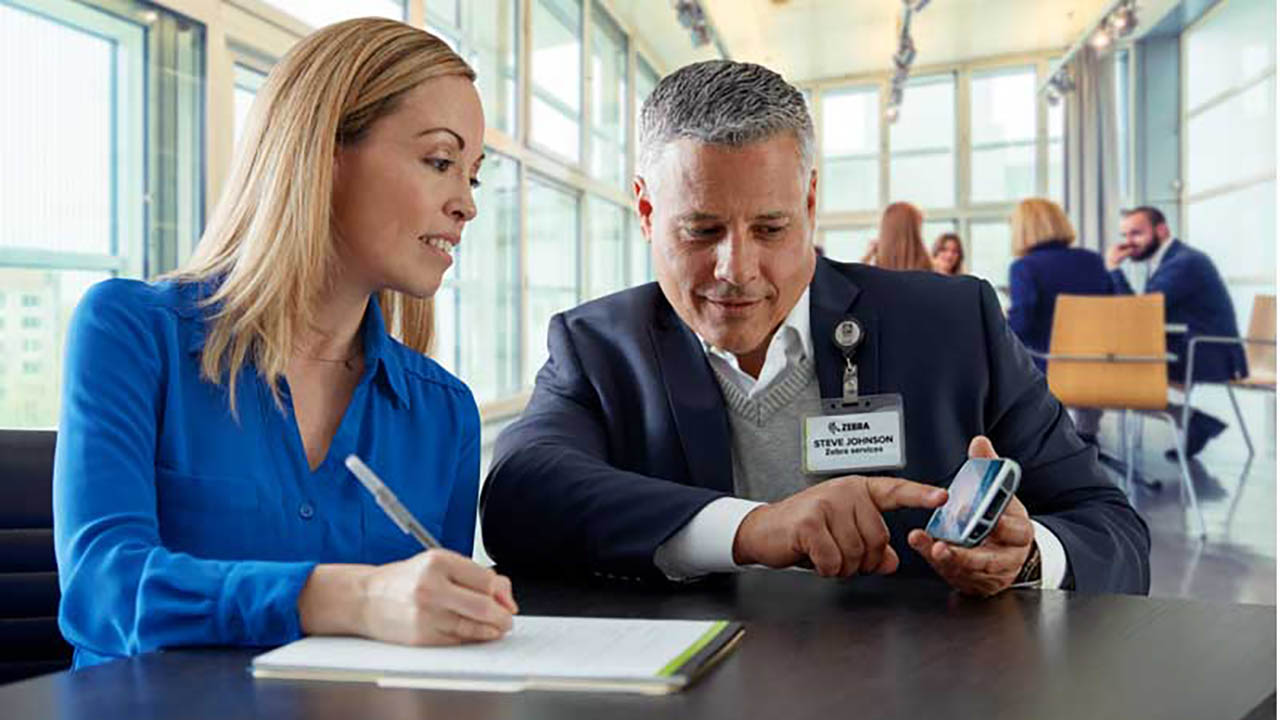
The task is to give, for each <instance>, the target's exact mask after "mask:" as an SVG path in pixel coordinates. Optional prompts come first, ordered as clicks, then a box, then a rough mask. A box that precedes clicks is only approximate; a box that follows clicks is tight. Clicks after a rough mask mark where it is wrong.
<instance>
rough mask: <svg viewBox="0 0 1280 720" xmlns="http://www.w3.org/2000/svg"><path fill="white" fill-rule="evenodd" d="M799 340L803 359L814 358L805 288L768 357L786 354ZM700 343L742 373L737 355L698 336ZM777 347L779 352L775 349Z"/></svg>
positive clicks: (778, 330)
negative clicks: (779, 353) (771, 354)
mask: <svg viewBox="0 0 1280 720" xmlns="http://www.w3.org/2000/svg"><path fill="white" fill-rule="evenodd" d="M793 333H794V334H793ZM797 339H798V340H799V341H800V352H801V353H802V354H801V357H807V358H811V357H813V333H812V332H811V331H810V329H809V288H808V287H805V289H804V293H802V294H801V295H800V299H799V300H796V304H795V305H794V306H792V308H791V312H789V313H787V317H786V318H785V319H783V321H782V324H781V325H779V326H778V329H777V331H775V332H774V333H773V337H772V338H771V339H770V340H769V349H768V351H766V355H768V354H770V353H772V352H785V349H786V347H787V346H788V345H789V344H790V343H792V342H795V340H797ZM698 341H699V342H701V343H702V350H703V351H704V352H706V353H707V354H708V355H714V356H716V357H718V358H721V359H722V360H724V361H725V362H727V363H729V366H730V367H732V368H733V369H735V370H739V371H741V368H740V367H738V357H737V356H736V355H734V354H733V353H731V352H729V351H727V350H722V349H720V348H718V347H716V346H715V345H712V344H711V343H709V342H707V340H706V339H705V338H703V337H702V336H701V335H698ZM775 346H776V347H777V350H775V349H774V348H775Z"/></svg>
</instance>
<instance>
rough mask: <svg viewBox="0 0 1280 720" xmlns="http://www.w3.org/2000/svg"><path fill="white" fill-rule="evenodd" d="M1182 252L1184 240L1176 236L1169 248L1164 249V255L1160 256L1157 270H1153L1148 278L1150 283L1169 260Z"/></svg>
mask: <svg viewBox="0 0 1280 720" xmlns="http://www.w3.org/2000/svg"><path fill="white" fill-rule="evenodd" d="M1180 252H1182V241H1181V240H1178V239H1176V238H1175V239H1173V240H1170V241H1169V249H1168V250H1165V251H1164V257H1161V258H1160V264H1159V265H1157V266H1156V268H1155V270H1152V271H1151V277H1149V278H1147V282H1148V283H1150V282H1151V281H1152V280H1154V279H1155V277H1156V276H1157V275H1159V274H1160V271H1161V270H1163V269H1164V268H1165V266H1167V265H1168V264H1169V261H1170V260H1172V259H1173V258H1174V257H1175V256H1177V254H1178V253H1180Z"/></svg>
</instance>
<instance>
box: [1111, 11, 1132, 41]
mask: <svg viewBox="0 0 1280 720" xmlns="http://www.w3.org/2000/svg"><path fill="white" fill-rule="evenodd" d="M1107 24H1108V25H1109V26H1110V30H1111V32H1112V34H1114V35H1115V36H1116V37H1128V36H1129V34H1130V33H1132V32H1133V31H1134V29H1135V28H1137V27H1138V16H1137V14H1135V13H1134V12H1133V7H1132V6H1130V5H1121V6H1120V7H1119V8H1117V9H1116V11H1115V12H1113V13H1111V17H1109V18H1107Z"/></svg>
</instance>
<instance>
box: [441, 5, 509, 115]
mask: <svg viewBox="0 0 1280 720" xmlns="http://www.w3.org/2000/svg"><path fill="white" fill-rule="evenodd" d="M518 5H519V2H518V0H465V2H464V1H462V0H430V1H429V2H428V3H427V30H428V31H429V32H431V33H432V34H433V35H436V36H437V37H439V38H440V39H442V40H444V41H445V42H447V43H448V44H449V46H450V47H452V48H453V49H454V51H455V52H457V53H458V54H459V55H461V56H462V57H463V58H465V59H466V61H467V62H468V63H470V64H471V67H472V68H473V69H474V70H475V71H476V86H477V88H478V89H479V91H480V100H481V102H482V104H483V105H484V112H485V122H487V123H488V124H489V126H490V127H493V128H497V129H498V130H501V131H503V132H505V133H507V134H509V135H514V134H515V133H516V123H517V116H518V113H517V109H518V104H519V103H518V99H517V96H516V92H517V88H516V52H517V50H518V48H519V45H518V38H519V30H520V23H519V17H518V11H517V6H518Z"/></svg>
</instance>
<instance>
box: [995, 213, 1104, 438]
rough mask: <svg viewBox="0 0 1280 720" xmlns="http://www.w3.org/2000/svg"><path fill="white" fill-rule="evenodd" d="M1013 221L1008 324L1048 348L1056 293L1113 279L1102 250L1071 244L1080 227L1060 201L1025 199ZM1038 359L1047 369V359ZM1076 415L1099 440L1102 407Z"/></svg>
mask: <svg viewBox="0 0 1280 720" xmlns="http://www.w3.org/2000/svg"><path fill="white" fill-rule="evenodd" d="M1011 226H1012V227H1011V229H1012V231H1013V254H1014V256H1015V257H1016V258H1017V259H1016V260H1014V261H1013V264H1012V265H1010V266H1009V295H1010V297H1011V301H1010V306H1009V316H1008V318H1009V327H1010V328H1011V329H1012V330H1013V332H1014V334H1015V335H1017V336H1018V339H1019V340H1021V341H1022V344H1023V345H1026V346H1027V349H1029V350H1032V351H1033V352H1036V353H1042V354H1043V353H1047V352H1049V336H1050V333H1051V332H1052V331H1053V308H1054V304H1055V303H1056V302H1057V299H1058V296H1059V295H1062V294H1067V295H1110V294H1111V278H1110V277H1109V276H1108V275H1107V269H1106V267H1104V266H1103V263H1102V257H1101V256H1099V255H1098V253H1095V252H1093V251H1090V250H1085V249H1083V248H1075V247H1072V245H1073V244H1074V243H1075V240H1076V232H1075V230H1074V229H1073V228H1072V227H1071V221H1070V220H1068V219H1067V214H1066V213H1065V212H1063V211H1062V208H1061V207H1059V206H1058V204H1057V203H1055V202H1052V201H1050V200H1044V199H1041V198H1030V199H1027V200H1023V201H1022V202H1020V203H1018V206H1017V207H1016V208H1014V210H1013V218H1012V223H1011ZM1035 363H1036V366H1037V367H1039V368H1040V371H1041V372H1044V370H1045V362H1044V360H1042V359H1040V358H1038V357H1037V358H1035ZM1072 414H1073V416H1074V418H1075V422H1076V432H1078V433H1079V434H1080V437H1081V438H1082V439H1083V440H1084V441H1085V442H1088V443H1091V444H1094V445H1097V443H1098V424H1099V421H1100V420H1101V418H1102V411H1101V410H1094V409H1086V408H1076V409H1074V410H1073V411H1072Z"/></svg>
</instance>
